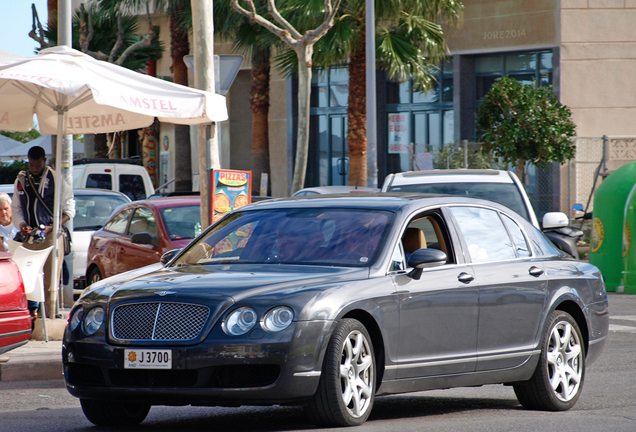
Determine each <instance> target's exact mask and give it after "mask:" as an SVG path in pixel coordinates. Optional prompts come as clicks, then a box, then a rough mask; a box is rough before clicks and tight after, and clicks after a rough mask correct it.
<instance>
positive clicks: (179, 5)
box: [99, 0, 192, 191]
mask: <svg viewBox="0 0 636 432" xmlns="http://www.w3.org/2000/svg"><path fill="white" fill-rule="evenodd" d="M152 2H153V3H154V6H155V10H157V11H167V13H168V16H169V20H170V56H171V58H172V66H171V67H170V70H171V71H172V78H173V79H172V80H173V82H175V83H177V84H181V85H184V86H187V85H188V68H187V66H186V64H185V62H184V61H183V57H184V56H185V55H187V54H189V53H190V42H189V39H188V28H187V26H186V25H184V20H185V18H184V17H187V16H188V15H189V14H191V9H190V0H152ZM149 3H150V0H99V4H100V6H101V7H103V8H105V9H109V10H113V11H117V12H121V11H124V10H127V9H133V10H142V9H141V8H144V7H148V5H149ZM174 135H175V143H178V145H179V157H178V158H176V159H175V183H174V188H175V190H176V191H191V190H192V162H191V154H192V152H191V146H190V127H189V126H188V125H174Z"/></svg>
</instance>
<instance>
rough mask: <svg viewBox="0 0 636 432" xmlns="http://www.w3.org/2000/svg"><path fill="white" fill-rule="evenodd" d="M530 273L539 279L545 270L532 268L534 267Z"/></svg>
mask: <svg viewBox="0 0 636 432" xmlns="http://www.w3.org/2000/svg"><path fill="white" fill-rule="evenodd" d="M528 273H530V274H531V275H532V276H534V277H539V276H541V275H542V274H543V269H540V268H539V267H535V266H532V267H530V270H528Z"/></svg>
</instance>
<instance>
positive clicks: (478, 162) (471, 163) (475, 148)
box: [433, 143, 496, 169]
mask: <svg viewBox="0 0 636 432" xmlns="http://www.w3.org/2000/svg"><path fill="white" fill-rule="evenodd" d="M467 147H468V168H469V169H489V168H494V167H495V165H496V164H495V163H494V160H493V157H492V154H491V152H490V151H488V150H487V149H484V148H483V146H481V145H477V144H475V143H469V144H468V146H467ZM433 165H434V167H435V169H459V168H464V146H463V144H461V143H457V144H448V145H445V146H443V147H442V149H441V150H440V151H439V152H438V153H437V154H435V157H434V160H433Z"/></svg>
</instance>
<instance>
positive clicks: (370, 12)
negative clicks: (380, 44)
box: [365, 0, 378, 187]
mask: <svg viewBox="0 0 636 432" xmlns="http://www.w3.org/2000/svg"><path fill="white" fill-rule="evenodd" d="M365 24H366V39H365V42H366V57H367V63H366V81H367V82H366V87H367V184H368V186H369V187H378V136H377V135H378V134H377V125H376V120H377V101H376V88H375V5H374V3H373V0H366V21H365Z"/></svg>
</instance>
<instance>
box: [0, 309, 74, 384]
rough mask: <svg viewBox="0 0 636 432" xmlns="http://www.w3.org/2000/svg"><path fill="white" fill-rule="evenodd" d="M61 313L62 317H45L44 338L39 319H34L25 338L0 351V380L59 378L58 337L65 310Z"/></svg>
mask: <svg viewBox="0 0 636 432" xmlns="http://www.w3.org/2000/svg"><path fill="white" fill-rule="evenodd" d="M62 315H63V316H64V318H63V319H48V320H47V321H46V330H47V332H46V333H47V335H48V339H49V341H48V342H45V333H44V327H43V325H42V320H36V321H35V327H34V329H33V332H32V333H31V340H29V342H27V343H26V344H25V345H22V346H21V347H20V348H16V349H14V350H12V351H9V352H8V353H5V354H2V355H0V381H26V380H51V379H62V338H63V336H64V329H65V328H66V316H68V313H66V314H65V313H64V311H63V312H62Z"/></svg>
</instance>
